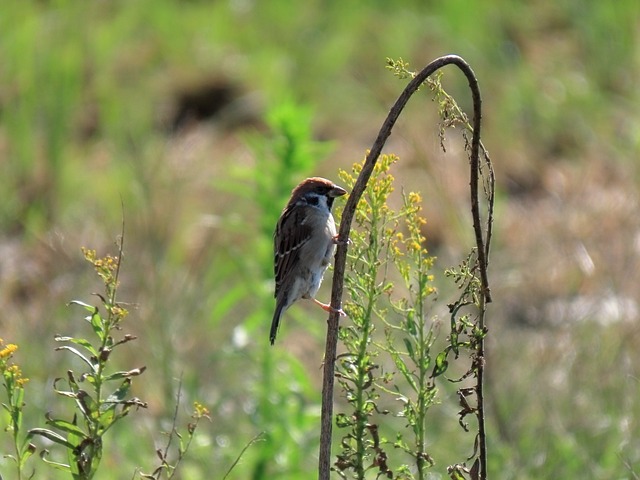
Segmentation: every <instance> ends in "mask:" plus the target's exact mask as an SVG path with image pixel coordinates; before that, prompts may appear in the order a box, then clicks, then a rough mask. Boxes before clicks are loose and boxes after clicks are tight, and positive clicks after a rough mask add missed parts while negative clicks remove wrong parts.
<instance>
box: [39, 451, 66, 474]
mask: <svg viewBox="0 0 640 480" xmlns="http://www.w3.org/2000/svg"><path fill="white" fill-rule="evenodd" d="M47 455H49V450H43V451H42V452H40V459H41V460H42V461H43V462H44V463H46V464H47V465H50V466H51V467H53V468H55V469H56V470H62V471H63V472H67V473H69V472H71V467H69V465H65V464H64V463H59V462H53V461H51V460H47V459H46V458H45V457H46V456H47Z"/></svg>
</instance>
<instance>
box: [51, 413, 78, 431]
mask: <svg viewBox="0 0 640 480" xmlns="http://www.w3.org/2000/svg"><path fill="white" fill-rule="evenodd" d="M46 418H47V425H50V426H52V427H54V428H57V429H58V430H62V431H64V432H68V433H75V434H76V435H79V436H86V434H85V432H83V431H82V429H81V428H80V427H78V426H77V425H76V424H75V423H71V422H67V421H66V420H61V419H58V418H51V417H50V416H49V414H48V413H47V415H46Z"/></svg>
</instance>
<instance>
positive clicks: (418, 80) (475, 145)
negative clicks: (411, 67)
mask: <svg viewBox="0 0 640 480" xmlns="http://www.w3.org/2000/svg"><path fill="white" fill-rule="evenodd" d="M451 64H453V65H456V66H457V67H458V68H459V69H460V70H461V71H462V73H463V74H464V75H465V77H466V78H467V81H468V83H469V88H470V89H471V95H472V99H473V124H472V125H473V137H472V141H471V153H470V191H471V214H472V217H473V230H474V233H475V240H476V248H477V255H478V268H479V271H480V272H479V273H480V281H481V283H482V293H483V295H482V298H481V303H480V325H479V326H480V328H481V329H484V310H485V305H486V304H487V303H490V302H491V293H490V290H489V281H488V278H487V258H488V253H489V247H488V241H489V239H490V238H491V221H492V217H493V211H492V207H491V205H492V203H493V202H492V199H491V198H490V208H489V213H488V222H487V232H486V233H487V235H486V238H487V243H485V238H484V236H483V232H482V224H481V215H480V203H479V199H478V180H479V176H480V168H481V165H480V159H479V156H480V126H481V118H482V115H481V108H482V100H481V97H480V89H479V87H478V81H477V79H476V77H475V74H474V73H473V70H472V69H471V67H470V66H469V64H468V63H467V62H466V61H465V60H464V59H462V57H459V56H457V55H446V56H443V57H439V58H437V59H435V60H434V61H433V62H431V63H430V64H429V65H427V66H426V67H425V68H423V69H422V70H421V71H420V72H419V73H418V74H416V75H415V77H414V78H413V79H412V80H411V81H410V82H409V84H408V85H407V86H406V87H405V89H404V91H403V92H402V93H401V94H400V96H399V97H398V99H397V100H396V102H395V104H394V105H393V107H391V110H390V111H389V114H388V115H387V118H386V119H385V121H384V123H383V124H382V127H381V128H380V132H379V133H378V137H377V138H376V140H375V142H374V144H373V146H372V147H371V150H370V151H369V154H368V155H367V159H366V161H365V164H364V167H363V168H362V171H361V172H360V175H359V176H358V179H357V180H356V183H355V185H354V187H353V190H352V191H351V193H350V195H349V199H348V200H347V203H346V204H345V207H344V211H343V213H342V219H341V222H340V230H339V238H343V239H346V238H349V233H350V231H351V223H352V221H353V217H354V214H355V211H356V206H357V205H358V201H359V200H360V197H361V196H362V194H363V192H364V190H365V187H366V185H367V183H368V181H369V178H370V177H371V174H372V172H373V168H374V166H375V164H376V162H377V160H378V157H379V156H380V153H381V152H382V148H383V147H384V144H385V143H386V141H387V138H388V137H389V135H391V130H392V129H393V126H394V125H395V123H396V121H397V120H398V117H399V116H400V114H401V113H402V110H403V109H404V107H405V105H406V104H407V102H408V101H409V98H411V96H412V95H413V94H414V93H415V92H416V91H417V90H418V88H419V87H420V86H421V85H422V84H423V83H424V82H425V80H426V79H427V78H428V77H429V76H430V75H433V74H434V73H435V72H436V71H437V70H439V69H440V68H442V67H444V66H446V65H451ZM487 164H488V168H489V170H490V171H489V181H490V182H493V172H492V171H491V165H490V163H489V161H488V157H487ZM489 193H490V196H492V195H493V194H492V189H490V192H489ZM347 248H348V244H347V242H342V243H340V244H339V245H338V248H337V251H336V256H335V261H334V271H333V286H332V291H331V306H332V307H333V312H332V313H331V314H330V316H329V320H328V326H327V340H326V349H325V358H324V372H323V374H324V380H323V388H322V411H321V431H320V452H319V475H318V478H319V479H320V480H329V475H330V472H331V435H332V428H333V392H334V383H335V382H334V381H335V363H336V351H337V344H338V324H339V314H338V313H337V312H339V311H340V310H341V308H342V293H343V289H344V274H345V265H346V260H347ZM477 355H478V357H479V358H480V359H482V358H483V355H484V342H483V341H482V340H481V341H480V346H479V348H478V351H477ZM483 368H484V367H483V362H482V361H480V362H479V367H478V369H479V372H478V384H477V386H476V393H477V394H478V399H479V400H478V415H477V416H478V422H479V460H480V472H479V473H480V475H479V478H486V448H485V439H484V437H485V435H484V408H483V404H482V370H483Z"/></svg>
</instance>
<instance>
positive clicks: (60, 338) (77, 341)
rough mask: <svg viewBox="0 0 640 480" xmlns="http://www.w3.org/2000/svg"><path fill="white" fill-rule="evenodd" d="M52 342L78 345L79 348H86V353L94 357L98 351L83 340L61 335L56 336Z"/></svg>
mask: <svg viewBox="0 0 640 480" xmlns="http://www.w3.org/2000/svg"><path fill="white" fill-rule="evenodd" d="M54 340H55V341H56V342H71V343H75V344H76V345H80V346H82V347H84V348H86V349H87V351H88V352H89V353H90V354H91V355H93V356H94V357H97V356H98V351H97V350H96V349H95V348H94V346H93V345H91V343H90V342H89V341H88V340H85V339H84V338H74V337H63V336H62V335H56V336H55V337H54Z"/></svg>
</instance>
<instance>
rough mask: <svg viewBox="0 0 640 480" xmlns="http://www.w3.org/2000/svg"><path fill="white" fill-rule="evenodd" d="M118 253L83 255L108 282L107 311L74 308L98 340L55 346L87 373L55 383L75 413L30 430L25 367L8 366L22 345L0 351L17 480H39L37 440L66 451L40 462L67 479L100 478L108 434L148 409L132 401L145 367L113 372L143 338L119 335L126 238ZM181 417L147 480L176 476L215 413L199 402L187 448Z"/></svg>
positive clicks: (103, 300)
mask: <svg viewBox="0 0 640 480" xmlns="http://www.w3.org/2000/svg"><path fill="white" fill-rule="evenodd" d="M121 239H122V237H121ZM118 248H119V251H118V255H117V256H112V255H106V256H104V257H99V256H98V255H97V253H96V251H95V250H91V249H83V254H84V258H85V259H86V260H87V261H88V262H89V263H91V265H92V266H93V268H94V269H95V271H96V273H97V275H98V276H99V277H100V278H101V279H102V282H103V285H104V292H103V293H96V294H95V295H96V296H97V298H98V299H99V300H100V306H96V305H91V304H89V303H86V302H84V301H80V300H74V301H72V302H71V303H70V304H69V305H70V306H76V307H80V308H82V309H84V310H85V311H87V312H88V315H87V316H85V317H84V320H85V321H86V322H87V323H88V324H89V325H90V331H91V333H92V335H91V336H87V338H85V337H84V336H63V335H56V337H55V341H56V342H59V343H60V344H62V345H60V346H59V347H57V348H56V350H58V351H62V352H68V353H70V354H72V355H73V356H74V357H75V358H76V359H79V360H80V365H82V368H83V370H82V371H80V372H78V371H77V369H76V371H74V370H71V369H69V370H67V372H66V375H65V376H64V377H58V378H56V379H55V381H54V382H53V389H54V391H55V393H56V394H58V395H60V396H61V397H63V398H66V399H69V400H70V401H72V402H73V408H72V409H71V411H72V412H73V414H72V415H69V416H66V415H65V416H63V415H60V416H56V415H54V414H52V413H51V412H48V413H47V414H46V424H47V428H40V427H36V428H31V429H29V430H28V431H26V432H25V431H24V425H23V421H22V419H23V411H24V408H25V406H26V398H25V384H26V381H27V379H26V378H24V377H23V376H22V372H21V369H20V367H18V366H17V365H15V364H12V363H9V360H10V358H11V356H12V355H13V353H14V352H15V351H16V350H17V346H16V345H13V344H8V345H7V346H6V347H4V348H3V349H2V350H1V351H0V372H1V373H2V375H3V381H4V392H5V396H6V398H7V401H6V403H3V406H4V408H5V410H6V411H7V412H8V413H9V425H8V426H7V428H6V430H7V431H8V432H10V434H11V435H12V438H13V444H14V449H15V455H10V456H9V458H11V459H12V460H13V461H14V462H15V466H16V470H17V478H18V479H22V478H33V476H34V475H35V471H36V468H35V467H34V469H33V472H32V473H30V474H27V473H26V462H27V460H28V459H29V457H30V456H31V455H33V454H34V453H35V451H36V445H35V444H34V443H32V442H31V440H35V438H40V439H43V440H45V441H46V442H48V443H49V445H51V447H56V449H60V448H62V451H64V452H66V454H60V453H59V452H54V454H53V455H52V457H53V459H51V458H50V455H49V450H48V449H43V450H42V452H41V454H40V457H41V459H42V460H43V461H44V462H45V463H46V464H48V465H50V466H51V467H53V468H55V469H57V470H60V471H62V472H65V473H67V474H68V475H69V477H70V478H73V479H76V480H90V479H92V478H94V476H95V475H96V474H97V472H98V470H99V468H100V465H101V459H102V456H103V451H104V448H105V447H106V445H107V442H105V440H104V438H105V435H106V433H107V432H108V431H109V430H110V429H111V428H112V427H113V426H114V425H116V424H117V423H119V422H120V421H122V420H123V419H124V418H126V417H127V416H128V415H129V413H130V412H131V411H132V410H138V409H140V408H147V403H146V402H144V401H143V400H141V399H139V398H137V397H133V396H131V387H132V383H133V380H134V378H135V377H137V376H139V375H141V374H142V373H144V371H145V370H146V367H145V366H141V367H136V368H132V369H129V370H114V369H113V363H114V360H113V357H114V352H116V351H118V350H119V349H120V347H122V346H123V345H125V344H128V343H129V342H131V341H134V340H136V337H135V336H134V335H130V334H124V335H121V334H120V333H119V332H120V331H121V330H122V328H123V323H124V320H125V318H126V317H127V316H128V314H129V311H128V310H127V309H126V308H125V304H124V303H122V302H121V301H119V300H118V298H117V293H118V286H119V275H120V267H121V265H122V255H123V249H122V240H121V241H120V243H119V247H118ZM118 337H120V338H118ZM178 403H179V398H178ZM177 416H178V415H177V405H176V412H175V414H174V417H173V427H172V430H171V432H169V433H168V442H167V445H166V447H165V448H163V449H158V450H157V452H156V454H157V457H158V458H159V459H160V461H161V464H160V466H159V467H157V468H156V469H155V470H154V471H153V473H151V474H144V473H141V472H136V473H137V474H139V475H140V477H141V478H149V479H156V480H159V479H160V478H164V476H165V474H166V478H168V479H170V478H173V477H174V474H175V472H176V468H177V466H178V465H179V464H180V462H181V460H182V458H183V457H184V455H185V454H186V452H187V450H188V449H189V446H190V444H191V441H192V440H193V436H194V434H195V431H196V428H197V426H198V423H199V421H200V420H201V419H202V418H208V417H209V412H208V410H207V408H206V407H204V406H203V405H202V404H200V403H198V402H195V410H194V414H193V419H194V420H193V421H192V422H190V423H189V424H188V425H187V429H186V430H187V432H186V441H184V442H183V435H181V433H180V432H179V431H178V429H177V427H176V420H177ZM175 438H178V439H179V440H180V442H179V446H178V447H177V452H176V459H175V460H172V459H171V457H170V453H171V454H172V455H173V451H172V449H171V447H172V441H173V440H174V439H175ZM51 447H49V448H51ZM134 477H135V474H134Z"/></svg>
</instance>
